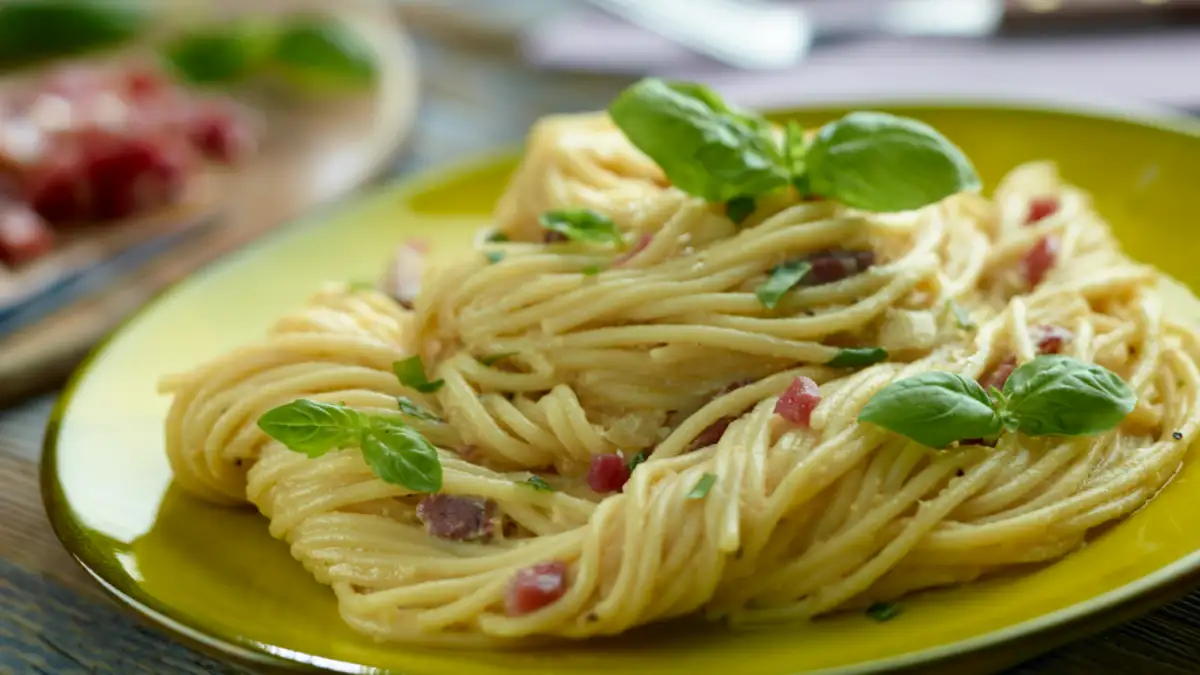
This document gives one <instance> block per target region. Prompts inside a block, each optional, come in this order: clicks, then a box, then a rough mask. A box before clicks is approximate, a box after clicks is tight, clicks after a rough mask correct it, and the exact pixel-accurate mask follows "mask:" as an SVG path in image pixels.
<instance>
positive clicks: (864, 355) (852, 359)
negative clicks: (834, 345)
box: [825, 347, 888, 368]
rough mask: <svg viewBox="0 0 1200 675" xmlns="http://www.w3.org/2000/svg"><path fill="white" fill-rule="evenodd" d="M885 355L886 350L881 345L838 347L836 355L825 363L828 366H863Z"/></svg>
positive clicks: (878, 360) (886, 355) (877, 360)
mask: <svg viewBox="0 0 1200 675" xmlns="http://www.w3.org/2000/svg"><path fill="white" fill-rule="evenodd" d="M887 357H888V353H887V350H886V349H884V348H883V347H846V348H844V349H839V350H838V353H837V356H835V357H833V358H832V359H830V360H829V361H828V362H827V363H826V364H825V365H827V366H829V367H830V368H864V367H866V366H869V365H872V364H875V363H879V362H880V361H883V360H884V359H886V358H887Z"/></svg>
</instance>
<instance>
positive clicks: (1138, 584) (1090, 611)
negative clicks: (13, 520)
mask: <svg viewBox="0 0 1200 675" xmlns="http://www.w3.org/2000/svg"><path fill="white" fill-rule="evenodd" d="M872 105H875V106H881V107H882V106H886V107H889V108H897V109H904V108H927V109H930V108H932V109H941V110H967V111H972V110H973V111H979V112H986V111H989V110H991V111H1004V110H1008V111H1019V112H1028V113H1043V114H1050V115H1059V116H1067V117H1082V118H1088V119H1092V120H1095V121H1107V122H1117V123H1121V124H1126V125H1131V126H1137V127H1143V128H1148V129H1153V130H1158V131H1164V132H1167V133H1170V134H1175V135H1179V136H1186V137H1191V138H1195V139H1200V121H1198V120H1197V119H1196V118H1192V117H1189V116H1187V114H1186V113H1184V112H1181V111H1178V110H1175V109H1172V108H1167V107H1160V106H1155V105H1141V104H1130V105H1128V106H1125V105H1108V104H1101V105H1088V104H1086V103H1078V102H1073V101H1065V102H1059V103H1054V102H1047V101H1046V100H1044V99H1039V98H1031V99H1023V98H1021V97H1009V96H1000V97H995V98H985V97H964V98H953V97H945V96H937V97H922V96H915V97H891V96H887V97H880V98H871V99H867V100H864V99H862V98H848V99H845V100H840V99H829V100H825V99H822V100H821V101H819V103H817V104H816V105H812V106H803V105H797V106H786V107H774V108H769V109H766V110H764V113H766V114H768V115H772V116H788V115H792V114H801V113H818V114H819V113H822V112H823V111H827V110H837V109H843V108H848V107H870V106H872ZM520 152H521V145H520V144H512V143H510V144H505V145H500V146H498V147H497V148H495V149H492V150H490V151H483V152H479V153H474V154H472V155H469V156H467V157H465V158H459V159H454V160H451V161H447V162H443V163H439V164H436V165H434V166H432V167H429V168H424V169H421V170H417V171H414V172H411V173H408V174H406V175H402V176H399V177H398V178H397V180H396V181H395V182H393V183H391V184H387V185H382V186H380V185H375V186H367V187H369V188H370V189H367V190H357V191H354V192H352V193H350V194H348V195H346V196H345V197H343V198H341V199H337V200H334V201H332V202H330V203H327V204H325V205H322V206H321V207H319V208H317V209H315V210H314V211H313V212H311V213H309V214H307V215H305V216H302V217H300V218H297V219H295V220H294V221H293V222H292V223H291V224H290V225H284V226H281V227H278V228H274V229H272V230H271V231H270V232H268V233H267V234H265V235H264V236H262V237H260V238H259V239H257V240H255V241H254V242H252V243H250V244H249V245H247V246H244V247H243V248H241V249H239V250H238V251H235V252H233V253H232V254H230V255H227V256H224V257H222V258H221V259H219V260H217V261H214V262H213V263H211V264H209V265H206V266H205V267H203V268H201V269H200V270H198V271H197V273H195V274H194V275H192V276H189V277H188V278H186V279H184V280H182V281H180V282H179V283H176V284H174V285H172V286H170V287H168V288H166V289H164V290H162V291H161V292H159V293H158V294H157V295H155V296H154V297H153V298H152V299H151V300H150V301H148V302H147V303H146V304H145V305H143V306H142V307H141V308H140V309H139V310H138V311H137V312H135V313H133V314H132V315H130V316H129V317H126V318H125V319H124V320H123V321H122V322H121V323H120V325H119V326H118V327H117V328H116V329H114V330H113V331H112V332H111V333H109V334H108V335H107V336H106V337H105V338H104V339H103V340H102V341H100V342H99V343H98V344H97V345H96V346H95V347H94V348H93V349H92V350H91V351H90V352H89V353H88V355H87V357H86V358H85V359H84V360H83V361H82V362H81V363H80V365H79V366H78V367H77V368H76V370H75V371H74V372H73V373H72V375H71V377H70V378H69V380H68V381H67V383H66V384H65V385H64V387H63V389H62V393H61V394H60V395H59V398H58V399H57V401H56V402H55V404H54V407H53V409H52V411H51V413H50V418H49V420H48V422H47V426H46V433H45V437H44V439H43V442H42V455H41V458H40V460H39V476H38V479H39V486H40V491H41V496H42V504H43V508H44V509H45V511H46V515H47V517H48V520H49V522H50V526H51V529H52V531H53V532H54V535H55V537H56V538H57V539H58V540H59V543H60V544H61V545H62V546H63V547H64V549H66V551H67V552H68V553H69V554H70V556H71V558H72V559H73V560H74V561H75V563H76V564H77V565H79V567H80V568H82V569H83V571H84V572H85V573H86V574H87V575H88V576H89V577H91V578H92V579H94V580H95V581H96V583H97V584H98V585H99V586H100V587H101V589H103V590H104V591H105V593H106V594H107V595H108V596H109V597H110V598H112V599H114V600H116V601H117V603H118V604H119V605H120V606H122V607H125V608H128V609H129V610H132V612H133V613H134V614H135V615H136V616H137V617H138V618H140V619H142V620H143V621H144V622H146V623H148V624H150V625H152V626H156V627H159V628H162V629H165V630H166V632H167V633H168V635H169V637H171V638H174V639H177V640H180V641H182V642H184V643H185V644H187V645H188V646H191V647H193V648H197V649H199V650H201V651H203V652H205V653H208V654H211V655H216V656H219V657H225V658H230V657H232V658H234V659H237V660H239V661H241V662H242V663H246V664H253V665H258V666H266V667H270V668H276V669H279V668H282V669H287V670H292V671H297V670H299V671H306V672H335V673H346V674H348V675H404V672H403V671H396V670H384V669H380V668H377V667H374V666H367V665H362V664H356V663H350V662H347V661H341V660H337V659H332V658H327V657H321V656H316V655H311V654H304V653H301V652H297V651H294V650H291V649H286V648H282V647H277V646H273V645H267V644H264V643H261V642H258V641H256V640H253V639H250V638H248V637H245V636H236V637H232V638H226V637H224V636H217V635H212V634H210V633H208V632H206V631H205V630H204V629H203V628H201V627H199V626H197V625H194V624H193V623H191V622H190V621H189V620H188V618H187V617H176V616H172V609H171V607H169V606H167V605H166V604H164V603H161V602H160V601H158V600H157V599H156V598H154V597H153V596H151V595H149V594H146V593H143V592H142V591H140V589H133V590H130V589H125V588H121V587H119V586H118V585H117V583H115V582H113V581H112V580H110V579H108V578H106V577H105V576H104V574H103V573H102V571H101V569H102V566H101V565H99V564H97V563H96V561H95V560H92V559H90V558H89V555H90V554H91V552H90V551H89V550H88V547H86V546H80V545H78V543H79V542H80V541H81V539H82V535H81V534H79V533H77V532H75V530H76V529H78V525H77V524H76V523H75V522H74V521H73V520H72V518H71V516H70V512H71V505H70V503H69V501H68V499H67V497H66V495H65V494H64V492H63V489H62V485H61V483H60V482H59V480H58V441H59V431H60V425H61V422H62V419H63V416H64V415H65V414H66V412H67V410H68V409H69V408H70V405H71V403H72V399H73V394H74V393H75V390H76V389H77V387H78V386H79V385H80V384H81V383H82V382H83V381H84V380H85V379H86V378H87V377H88V376H89V374H90V373H91V366H92V365H93V364H94V363H95V362H96V360H97V359H98V357H100V356H101V355H103V354H104V353H105V352H106V350H107V349H108V347H109V345H110V344H112V343H114V342H115V341H117V340H119V339H121V338H122V337H123V336H124V334H125V332H126V331H127V330H128V329H129V328H130V326H131V325H132V324H134V323H135V322H136V321H137V320H138V319H139V318H141V317H142V316H144V315H146V314H149V313H150V312H152V311H153V310H154V309H155V308H156V307H157V306H158V305H159V304H160V303H162V302H165V301H167V300H168V299H169V298H170V297H172V296H173V295H174V294H175V293H176V292H177V291H179V290H180V289H182V288H184V287H186V286H188V285H190V284H192V283H197V282H198V280H199V279H200V278H202V277H203V276H204V275H205V274H207V273H210V272H213V271H216V270H220V269H222V268H224V267H226V266H228V265H231V264H233V263H234V262H235V261H237V260H240V259H241V258H242V257H244V256H249V255H253V254H254V253H255V252H257V251H258V250H260V249H264V248H270V247H271V246H273V245H275V244H276V243H278V242H280V241H282V240H284V239H285V238H287V237H290V236H293V235H296V234H298V233H300V232H303V231H307V230H309V229H311V228H314V227H319V226H320V224H321V223H322V222H324V221H326V220H328V219H329V218H330V217H331V216H336V215H339V214H348V213H351V212H353V211H354V210H357V209H359V208H364V207H368V206H370V205H372V204H375V203H378V202H382V201H384V200H388V199H396V198H402V197H405V196H408V195H411V194H414V193H418V192H420V191H421V190H422V189H425V188H428V187H432V186H436V185H438V184H439V183H442V182H444V181H446V180H448V179H451V178H453V177H455V176H461V175H463V174H467V173H470V172H471V171H473V170H480V169H484V168H487V167H491V166H495V165H496V164H497V163H500V162H504V161H509V162H511V161H513V160H514V159H517V158H519V156H520ZM1197 586H1200V548H1197V549H1195V550H1193V551H1192V552H1191V553H1188V554H1186V555H1184V556H1183V557H1181V558H1179V559H1177V560H1175V561H1174V562H1172V563H1170V564H1167V565H1165V566H1163V567H1161V568H1159V569H1158V570H1155V571H1154V572H1151V573H1150V574H1147V575H1144V576H1142V577H1139V578H1137V579H1135V580H1134V581H1131V582H1129V583H1127V584H1125V585H1123V586H1118V587H1116V588H1114V589H1112V590H1109V591H1107V592H1104V593H1101V594H1100V595H1097V596H1094V597H1091V598H1089V599H1087V600H1084V601H1081V602H1077V603H1074V604H1071V605H1068V606H1066V607H1063V608H1062V609H1059V610H1056V611H1052V612H1049V613H1047V614H1043V615H1041V616H1037V617H1034V618H1031V619H1027V620H1025V621H1021V622H1019V623H1016V624H1012V625H1010V626H1006V627H1004V628H1001V629H997V630H993V631H990V632H987V633H983V634H980V635H976V636H973V637H970V638H966V639H962V640H957V641H954V642H950V643H947V644H943V645H938V646H935V647H929V648H926V649H921V650H918V651H915V652H911V653H907V654H902V655H900V656H894V657H885V658H881V659H875V660H872V661H864V662H861V663H858V664H854V665H852V666H848V667H832V668H823V669H820V670H815V671H804V673H795V674H794V675H835V674H840V675H871V674H873V673H882V672H910V671H912V670H913V669H916V668H929V667H933V666H944V665H947V664H952V663H953V662H955V661H956V660H957V659H960V658H964V657H968V656H973V655H974V656H981V655H984V656H985V655H988V654H992V653H994V652H996V651H998V650H1003V648H1004V647H1005V646H1006V645H1013V644H1016V643H1021V642H1032V643H1036V644H1037V645H1038V647H1037V648H1036V649H1032V650H1022V651H1023V653H1024V654H1025V655H1026V658H1028V657H1032V656H1034V655H1037V654H1040V653H1043V652H1045V651H1047V650H1049V649H1052V648H1054V647H1056V646H1060V645H1062V644H1065V643H1067V642H1070V641H1071V640H1074V639H1077V638H1080V637H1083V636H1086V635H1090V634H1094V633H1096V632H1099V631H1101V630H1104V629H1105V628H1108V627H1111V626H1114V625H1116V624H1119V623H1122V622H1123V621H1126V620H1128V619H1130V618H1133V617H1134V616H1137V615H1138V614H1141V613H1142V612H1145V611H1148V610H1150V609H1152V608H1154V607H1158V606H1161V605H1163V604H1165V603H1167V602H1170V601H1171V600H1173V599H1175V598H1177V597H1180V596H1182V595H1184V594H1185V593H1187V592H1189V591H1190V590H1191V589H1193V588H1194V587H1197ZM1052 629H1053V630H1052ZM1000 662H1001V663H1004V665H1005V666H1010V665H1013V664H1014V663H1015V661H1013V660H1012V659H1004V658H1001V659H1000Z"/></svg>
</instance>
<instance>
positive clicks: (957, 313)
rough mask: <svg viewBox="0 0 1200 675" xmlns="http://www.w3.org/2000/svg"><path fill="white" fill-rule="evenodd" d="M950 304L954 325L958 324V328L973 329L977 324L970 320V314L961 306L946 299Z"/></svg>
mask: <svg viewBox="0 0 1200 675" xmlns="http://www.w3.org/2000/svg"><path fill="white" fill-rule="evenodd" d="M947 302H949V304H950V311H951V312H953V313H954V325H955V326H958V328H959V330H975V329H976V328H978V326H977V325H976V324H975V322H974V321H972V320H971V315H970V314H968V313H967V310H965V309H963V306H962V305H960V304H958V303H957V302H955V301H953V300H949V301H947Z"/></svg>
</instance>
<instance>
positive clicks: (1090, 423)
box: [1004, 354, 1137, 436]
mask: <svg viewBox="0 0 1200 675" xmlns="http://www.w3.org/2000/svg"><path fill="white" fill-rule="evenodd" d="M1004 398H1005V406H1004V408H1005V411H1006V413H1007V414H1008V415H1010V416H1011V417H1012V419H1013V420H1014V422H1015V424H1016V427H1017V428H1018V429H1019V430H1020V431H1021V433H1023V434H1026V435H1029V436H1045V435H1061V436H1080V435H1085V434H1095V433H1100V432H1102V431H1108V430H1109V429H1112V428H1113V427H1115V426H1117V425H1118V424H1120V423H1121V420H1123V419H1125V417H1126V416H1127V415H1128V414H1129V413H1130V412H1132V411H1133V408H1134V406H1135V405H1136V404H1137V396H1136V395H1135V394H1134V393H1133V390H1131V389H1130V388H1129V385H1127V384H1125V381H1124V380H1122V379H1121V378H1120V377H1118V376H1117V375H1116V374H1115V373H1113V372H1111V371H1109V370H1107V369H1106V368H1104V367H1102V366H1098V365H1096V364H1094V363H1085V362H1083V361H1079V360H1076V359H1073V358H1071V357H1068V356H1061V355H1057V354H1054V355H1044V356H1039V357H1037V358H1035V359H1034V360H1032V361H1030V362H1029V363H1026V364H1024V365H1022V366H1020V367H1018V368H1017V369H1016V370H1014V371H1013V373H1012V375H1010V376H1009V378H1008V381H1007V382H1005V384H1004Z"/></svg>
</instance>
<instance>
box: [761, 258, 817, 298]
mask: <svg viewBox="0 0 1200 675" xmlns="http://www.w3.org/2000/svg"><path fill="white" fill-rule="evenodd" d="M811 269H812V263H810V262H808V261H807V260H793V261H791V262H786V263H784V264H782V265H780V266H779V267H776V268H774V269H772V270H771V272H770V274H768V275H767V280H766V281H764V282H763V283H761V284H759V286H758V288H756V289H754V294H755V295H756V296H758V301H759V302H761V303H762V304H763V306H764V307H766V308H767V309H775V305H777V304H779V300H780V299H781V298H783V295H784V294H785V293H787V292H788V291H790V290H791V289H792V287H793V286H795V285H796V284H798V283H800V280H801V279H803V278H804V277H805V275H807V274H808V273H809V271H810V270H811Z"/></svg>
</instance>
